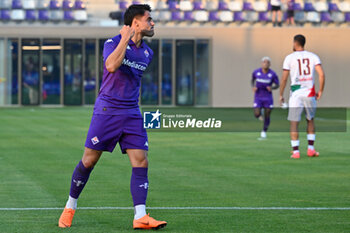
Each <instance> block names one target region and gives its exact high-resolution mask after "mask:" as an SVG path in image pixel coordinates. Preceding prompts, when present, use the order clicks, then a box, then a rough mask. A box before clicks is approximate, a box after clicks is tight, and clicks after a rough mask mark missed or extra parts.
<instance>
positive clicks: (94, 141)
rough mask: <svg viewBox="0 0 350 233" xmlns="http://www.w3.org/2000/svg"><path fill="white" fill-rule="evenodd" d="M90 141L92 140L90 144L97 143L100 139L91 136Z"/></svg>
mask: <svg viewBox="0 0 350 233" xmlns="http://www.w3.org/2000/svg"><path fill="white" fill-rule="evenodd" d="M91 142H92V144H94V145H96V144H97V143H99V142H100V141H99V140H98V137H97V136H95V137H93V138H91Z"/></svg>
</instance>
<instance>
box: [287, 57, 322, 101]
mask: <svg viewBox="0 0 350 233" xmlns="http://www.w3.org/2000/svg"><path fill="white" fill-rule="evenodd" d="M320 64H321V60H320V58H319V57H318V56H317V55H316V54H314V53H311V52H308V51H295V52H294V53H291V54H289V55H288V56H287V57H286V58H285V59H284V62H283V69H284V70H289V72H290V77H291V90H292V92H295V91H297V92H298V94H303V95H306V96H309V97H313V96H315V95H316V92H315V66H317V65H320Z"/></svg>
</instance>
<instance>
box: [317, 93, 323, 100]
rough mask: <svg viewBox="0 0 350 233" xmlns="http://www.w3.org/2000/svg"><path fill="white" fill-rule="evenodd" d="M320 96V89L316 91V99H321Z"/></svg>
mask: <svg viewBox="0 0 350 233" xmlns="http://www.w3.org/2000/svg"><path fill="white" fill-rule="evenodd" d="M321 96H322V91H319V92H317V93H316V100H319V99H321Z"/></svg>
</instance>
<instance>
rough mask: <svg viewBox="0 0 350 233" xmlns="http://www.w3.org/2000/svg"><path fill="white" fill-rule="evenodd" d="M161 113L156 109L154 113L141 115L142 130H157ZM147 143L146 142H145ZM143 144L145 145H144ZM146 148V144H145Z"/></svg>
mask: <svg viewBox="0 0 350 233" xmlns="http://www.w3.org/2000/svg"><path fill="white" fill-rule="evenodd" d="M161 115H162V113H160V112H159V109H157V111H156V112H144V113H143V128H145V129H159V128H160V125H161V123H160V121H161ZM146 143H147V142H146ZM146 143H145V145H146ZM147 146H148V143H147Z"/></svg>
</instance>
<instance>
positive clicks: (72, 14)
mask: <svg viewBox="0 0 350 233" xmlns="http://www.w3.org/2000/svg"><path fill="white" fill-rule="evenodd" d="M140 3H141V4H149V5H150V6H151V8H152V9H153V12H152V15H153V18H154V20H155V21H156V22H160V23H162V24H167V23H171V22H175V23H180V22H186V23H187V24H191V23H196V22H197V23H200V24H205V23H220V22H222V23H225V24H229V23H236V24H237V23H238V25H239V23H242V22H248V23H249V24H250V25H254V24H255V23H263V24H267V23H269V22H271V12H270V10H271V6H270V4H269V1H268V0H213V1H211V0H177V1H176V0H138V1H136V0H103V1H99V0H2V1H0V22H2V23H8V22H15V23H17V24H18V23H27V22H29V23H39V24H40V23H50V22H53V23H63V24H65V25H71V24H74V22H78V23H85V24H86V25H87V26H88V25H91V26H97V25H102V24H105V23H106V22H107V24H108V25H118V24H121V23H122V21H123V12H124V11H125V10H126V9H127V7H128V6H130V4H140ZM289 9H290V6H289ZM282 10H283V11H284V17H283V19H284V20H286V19H287V13H286V11H287V3H283V4H282ZM292 10H293V11H294V13H295V16H294V18H295V21H296V23H297V24H299V25H304V24H305V23H309V24H311V25H315V26H326V25H340V24H344V23H349V22H350V1H349V0H296V1H295V2H294V4H293V5H292ZM102 22H103V23H102ZM108 22H110V23H108ZM111 22H112V23H111Z"/></svg>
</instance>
